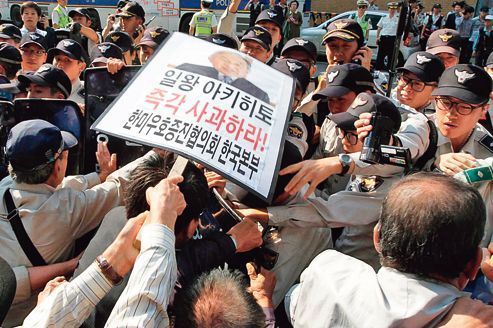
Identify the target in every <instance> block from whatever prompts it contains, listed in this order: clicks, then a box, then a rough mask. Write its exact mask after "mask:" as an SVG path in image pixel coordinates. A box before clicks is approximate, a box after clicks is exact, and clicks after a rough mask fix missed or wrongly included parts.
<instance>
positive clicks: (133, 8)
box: [116, 1, 146, 22]
mask: <svg viewBox="0 0 493 328" xmlns="http://www.w3.org/2000/svg"><path fill="white" fill-rule="evenodd" d="M145 15H146V14H145V11H144V8H142V6H141V5H140V4H138V3H137V2H135V1H131V2H128V3H127V4H126V5H125V7H123V8H122V11H121V12H120V13H118V14H117V15H116V17H126V18H130V17H134V16H135V17H140V18H141V19H142V21H143V22H144V21H145Z"/></svg>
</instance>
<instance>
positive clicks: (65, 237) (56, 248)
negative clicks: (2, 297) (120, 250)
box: [0, 159, 142, 326]
mask: <svg viewBox="0 0 493 328" xmlns="http://www.w3.org/2000/svg"><path fill="white" fill-rule="evenodd" d="M141 161H142V159H137V160H136V161H134V162H132V163H130V164H128V165H126V166H124V167H123V168H121V169H119V170H118V171H116V172H114V173H113V174H111V175H110V176H109V177H108V178H107V179H106V182H104V183H100V180H99V177H98V176H97V174H95V173H94V174H90V175H87V176H78V177H68V178H66V179H65V180H64V183H62V184H61V185H60V186H59V187H58V188H56V189H55V188H53V187H51V186H49V185H47V184H33V185H31V184H25V183H16V182H14V181H13V180H12V179H11V178H10V177H6V178H4V179H3V180H2V181H1V182H0V197H1V198H2V199H3V195H4V194H5V192H6V190H7V189H10V192H11V194H12V198H13V200H14V204H15V205H16V207H17V208H18V210H19V214H20V217H21V220H22V223H23V225H24V228H25V229H26V232H27V234H28V235H29V237H30V238H31V240H32V242H33V244H34V245H35V246H36V248H37V249H38V251H39V253H40V254H41V256H42V257H43V259H44V260H45V261H46V263H48V264H52V263H58V262H63V261H66V260H68V259H70V258H72V257H73V256H74V255H76V254H73V248H74V244H75V240H76V239H77V238H80V237H81V236H83V235H84V234H85V233H87V232H89V231H91V230H93V229H94V228H96V227H97V226H98V225H99V223H100V222H101V220H102V219H103V218H104V216H105V215H106V213H108V212H109V211H110V210H111V209H112V208H113V207H116V206H119V205H122V204H123V189H124V186H125V184H126V182H127V181H128V178H129V173H130V172H131V171H132V170H133V169H134V168H135V167H136V166H137V165H139V164H140V163H141ZM0 213H1V214H2V218H5V217H6V214H7V209H6V207H5V204H4V202H3V201H2V202H0ZM0 249H1V250H2V251H1V254H0V256H2V257H3V258H4V259H5V260H6V261H7V262H8V263H9V264H10V265H11V266H12V269H13V270H14V274H15V277H16V280H17V289H16V294H15V298H14V302H13V306H12V308H11V309H10V311H9V315H8V317H7V319H6V321H5V322H4V324H5V325H7V326H10V325H11V324H20V323H22V320H23V318H24V317H25V316H26V315H27V314H28V313H29V312H30V310H31V309H32V307H34V305H35V304H36V295H31V285H30V281H29V274H28V271H27V268H28V267H31V266H32V264H31V262H30V261H29V259H28V258H27V256H26V255H25V253H24V251H23V250H22V248H21V246H20V244H19V242H18V241H17V238H16V237H15V234H14V231H13V230H12V227H11V225H10V223H9V222H7V221H5V220H0Z"/></svg>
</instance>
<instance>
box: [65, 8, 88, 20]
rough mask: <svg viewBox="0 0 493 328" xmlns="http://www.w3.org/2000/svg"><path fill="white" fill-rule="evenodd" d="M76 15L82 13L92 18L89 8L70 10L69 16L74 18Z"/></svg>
mask: <svg viewBox="0 0 493 328" xmlns="http://www.w3.org/2000/svg"><path fill="white" fill-rule="evenodd" d="M75 15H81V16H84V17H86V18H87V19H91V20H92V18H91V14H90V13H89V10H87V9H86V8H75V9H72V10H70V11H69V12H68V16H69V17H70V18H72V19H73V18H74V16H75Z"/></svg>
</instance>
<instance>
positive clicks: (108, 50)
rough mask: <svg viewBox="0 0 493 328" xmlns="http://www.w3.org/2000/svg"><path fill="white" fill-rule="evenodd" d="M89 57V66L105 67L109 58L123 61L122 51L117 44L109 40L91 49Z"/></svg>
mask: <svg viewBox="0 0 493 328" xmlns="http://www.w3.org/2000/svg"><path fill="white" fill-rule="evenodd" d="M90 58H91V67H106V64H107V63H108V59H109V58H114V59H119V60H121V61H123V52H122V49H121V48H120V47H118V46H117V45H115V44H113V43H111V42H103V43H100V44H98V45H97V46H96V47H94V48H93V49H92V51H91V54H90Z"/></svg>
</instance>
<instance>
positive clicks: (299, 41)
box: [294, 39, 308, 47]
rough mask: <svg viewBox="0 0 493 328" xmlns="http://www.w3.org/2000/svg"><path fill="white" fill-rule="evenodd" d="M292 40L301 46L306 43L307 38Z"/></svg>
mask: <svg viewBox="0 0 493 328" xmlns="http://www.w3.org/2000/svg"><path fill="white" fill-rule="evenodd" d="M294 41H295V42H296V43H297V44H298V45H299V46H302V47H303V46H304V45H305V44H307V43H308V41H307V40H303V39H296V40H294Z"/></svg>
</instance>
